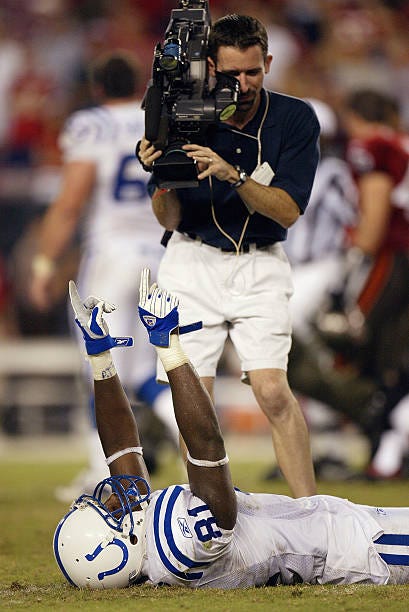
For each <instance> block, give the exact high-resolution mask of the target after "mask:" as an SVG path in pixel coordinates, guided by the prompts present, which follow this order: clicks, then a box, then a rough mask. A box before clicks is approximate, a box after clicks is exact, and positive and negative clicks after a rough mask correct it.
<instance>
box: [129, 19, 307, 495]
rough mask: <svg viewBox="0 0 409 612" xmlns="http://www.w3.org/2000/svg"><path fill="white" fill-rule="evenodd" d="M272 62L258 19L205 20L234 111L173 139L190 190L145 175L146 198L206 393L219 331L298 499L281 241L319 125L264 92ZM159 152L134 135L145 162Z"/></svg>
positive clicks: (299, 429) (296, 413) (302, 106)
mask: <svg viewBox="0 0 409 612" xmlns="http://www.w3.org/2000/svg"><path fill="white" fill-rule="evenodd" d="M271 61H272V56H271V55H269V54H268V48H267V34H266V30H265V28H264V26H263V25H262V24H261V23H260V22H259V21H258V20H257V19H255V18H253V17H248V16H244V15H227V16H225V17H222V18H221V19H219V20H218V21H217V22H216V23H215V24H214V25H213V27H212V31H211V34H210V38H209V45H208V63H209V72H210V76H215V74H216V70H217V71H220V72H222V73H225V74H228V75H230V76H234V77H236V78H237V79H238V81H239V83H240V95H239V100H238V105H237V109H236V112H235V113H234V115H232V116H231V117H230V119H228V120H226V121H224V122H219V123H218V124H216V125H212V126H211V127H210V128H209V129H208V131H207V133H206V143H205V146H202V145H198V144H194V143H190V144H186V145H184V146H183V148H184V150H185V151H186V155H187V156H188V157H190V158H193V159H194V160H195V162H196V164H197V169H198V173H199V174H198V178H199V181H200V184H199V187H197V188H194V189H192V188H190V189H186V188H185V189H172V190H164V189H157V188H156V189H155V185H154V180H153V179H151V185H152V191H153V195H152V203H153V209H154V212H155V214H156V216H157V218H158V221H159V222H160V223H161V225H163V226H164V227H165V228H166V229H167V230H172V231H173V234H172V236H171V238H170V240H169V242H168V245H167V249H166V253H165V255H164V257H163V259H162V262H161V264H160V269H159V279H158V280H159V283H160V284H161V285H162V286H166V287H168V288H169V290H170V291H172V292H174V293H176V294H177V295H178V296H179V297H180V298H181V302H182V304H183V308H182V310H181V318H182V321H183V322H185V321H186V322H189V321H192V320H196V319H200V320H202V321H203V324H204V327H203V330H202V331H200V332H198V333H197V334H189V335H188V336H189V337H185V338H184V339H183V343H184V344H185V345H188V347H187V350H188V352H189V354H190V355H191V358H192V362H193V364H194V366H195V368H196V370H197V372H198V374H199V375H200V376H201V378H202V381H203V383H204V384H205V386H206V388H207V389H208V391H209V392H210V394H212V392H213V383H214V377H215V375H216V368H217V364H218V361H219V358H220V356H221V354H222V351H223V347H224V343H225V341H226V338H227V336H228V335H229V334H230V337H231V340H232V342H233V344H234V346H235V348H236V350H237V353H238V355H239V358H240V361H241V366H242V370H243V382H246V383H249V384H251V386H252V389H253V392H254V394H255V397H256V399H257V401H258V403H259V405H260V407H261V409H262V410H263V412H264V413H265V414H266V416H267V417H268V419H269V421H270V423H271V427H272V436H273V443H274V449H275V453H276V457H277V461H278V464H279V466H280V469H281V471H282V473H283V475H284V476H285V478H286V480H287V482H288V484H289V486H290V488H291V491H292V493H293V495H294V496H296V497H301V496H305V495H313V494H314V493H315V492H316V487H315V479H314V472H313V467H312V460H311V452H310V447H309V437H308V431H307V427H306V424H305V421H304V418H303V415H302V413H301V410H300V407H299V405H298V403H297V401H296V399H295V398H294V396H293V394H292V393H291V391H290V388H289V386H288V382H287V374H286V370H287V361H288V352H289V350H290V345H291V324H290V317H289V304H288V302H289V299H290V296H291V293H292V283H291V270H290V266H289V264H288V261H287V258H286V256H285V254H284V251H283V249H282V246H281V244H280V242H281V241H283V240H285V239H286V235H287V228H289V227H290V226H291V225H292V224H293V223H294V222H295V221H296V220H297V219H298V217H299V216H300V214H302V213H303V211H304V210H305V208H306V206H307V203H308V199H309V196H310V192H311V188H312V183H313V179H314V174H315V170H316V166H317V163H318V157H319V151H318V137H319V124H318V121H317V118H316V116H315V114H314V111H313V110H312V108H311V107H310V106H309V105H308V104H306V103H305V102H303V101H301V100H299V99H296V98H291V97H288V96H284V95H281V94H277V93H273V92H267V91H266V90H265V89H263V80H264V74H267V73H268V71H269V69H270V64H271ZM161 154H162V151H159V150H155V148H154V146H153V145H152V144H151V143H150V142H148V141H147V140H146V139H145V138H144V139H142V142H141V145H140V149H139V157H140V160H141V161H142V163H143V164H144V166H145V167H151V166H152V164H153V163H154V162H155V160H156V159H158V158H159V157H160V156H161ZM263 162H265V163H263ZM261 164H263V167H262V168H261V169H260V166H261ZM257 169H258V170H257ZM254 172H255V174H253V173H254ZM215 295H217V296H218V299H217V300H215V299H214V296H215ZM159 378H160V379H163V380H166V375H165V374H164V373H162V374H161V375H160V376H159Z"/></svg>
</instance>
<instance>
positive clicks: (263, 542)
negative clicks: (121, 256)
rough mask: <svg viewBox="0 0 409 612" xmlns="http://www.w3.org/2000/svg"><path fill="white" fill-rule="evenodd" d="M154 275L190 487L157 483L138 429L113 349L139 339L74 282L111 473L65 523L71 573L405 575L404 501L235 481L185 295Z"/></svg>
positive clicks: (150, 309) (229, 582) (119, 578)
mask: <svg viewBox="0 0 409 612" xmlns="http://www.w3.org/2000/svg"><path fill="white" fill-rule="evenodd" d="M149 276H150V273H149V270H147V269H145V270H144V271H143V273H142V276H141V282H140V302H139V316H140V319H141V321H142V323H143V324H144V325H145V327H146V328H147V331H148V336H149V341H150V342H151V343H152V344H154V345H155V347H156V350H157V353H158V355H159V358H160V359H161V361H162V363H163V365H164V367H165V370H166V371H167V372H168V375H169V383H170V386H171V389H172V394H173V402H174V410H175V416H176V420H177V423H178V426H179V429H180V432H181V435H182V437H183V440H184V442H185V444H186V446H187V451H188V453H187V473H188V479H189V484H188V485H187V484H185V485H176V484H173V485H170V486H169V487H167V488H165V489H163V490H160V491H155V492H151V491H150V487H149V475H148V473H147V469H146V466H145V463H144V460H143V451H142V447H141V441H140V439H139V434H138V427H137V424H136V422H135V419H134V416H133V413H132V411H131V408H130V404H129V401H128V398H127V397H126V395H125V394H124V391H123V389H122V386H121V383H120V380H119V378H118V376H117V374H116V372H115V365H114V362H113V360H112V355H111V349H112V348H114V347H117V346H119V347H121V346H126V345H129V344H130V343H131V342H132V339H130V338H114V337H111V335H110V333H109V329H108V326H107V324H106V322H105V320H104V315H105V314H106V313H109V312H111V311H112V310H113V308H114V306H113V305H111V304H110V303H108V302H106V301H105V300H102V299H99V298H96V297H90V298H88V299H87V300H86V301H85V302H84V303H83V302H82V300H81V298H80V296H79V295H78V292H77V289H76V287H75V284H74V283H73V282H72V281H71V282H70V297H71V303H72V307H73V309H74V312H75V318H76V322H77V324H78V325H79V326H80V327H81V329H82V331H83V335H84V340H85V347H86V352H87V353H88V359H89V362H90V364H91V367H92V371H93V376H94V380H95V406H96V420H97V425H98V431H99V435H100V438H101V442H102V446H103V449H104V452H105V455H106V458H107V459H106V461H107V464H108V465H109V468H110V473H111V477H110V478H107V479H106V480H104V481H102V482H101V483H99V484H98V486H97V487H96V489H95V491H94V494H93V495H92V496H90V495H82V496H81V497H79V498H78V499H77V500H76V501H75V502H74V503H73V504H72V506H71V509H70V511H69V512H68V514H66V515H65V516H64V517H63V518H62V520H61V521H60V523H59V524H58V526H57V529H56V531H55V535H54V553H55V557H56V560H57V562H58V565H59V567H60V569H61V571H62V573H63V574H64V576H65V577H66V578H67V580H68V581H69V582H70V583H71V584H73V585H76V586H78V587H90V588H112V587H125V586H129V585H135V584H140V583H142V582H146V581H148V582H149V583H151V584H154V585H157V584H169V585H171V584H175V585H184V586H187V587H192V588H198V587H217V588H236V587H251V586H260V585H277V584H294V583H299V582H307V583H311V584H328V583H332V584H350V583H355V582H361V583H372V584H386V583H404V582H408V581H409V571H408V565H409V509H408V508H375V507H370V506H362V505H357V504H353V503H351V502H349V501H347V500H344V499H340V498H337V497H331V496H326V495H316V496H313V497H305V498H300V499H292V498H290V497H287V496H283V495H274V494H262V493H254V494H253V493H245V492H242V491H238V490H235V489H234V487H233V484H232V479H231V474H230V469H229V463H228V461H229V460H228V457H227V454H226V449H225V446H224V442H223V437H222V434H221V431H220V427H219V424H218V420H217V416H216V413H215V410H214V406H213V405H212V402H211V399H210V397H209V395H208V393H207V392H206V391H205V389H204V387H203V386H202V384H201V382H200V380H199V378H198V377H197V375H196V373H195V371H194V370H193V369H192V367H191V365H190V363H189V359H188V356H187V355H186V354H185V353H184V351H183V348H182V346H181V343H180V341H179V326H178V321H179V315H178V299H177V298H176V297H175V296H173V295H171V294H169V293H168V292H167V291H166V290H164V289H160V288H159V287H158V286H157V285H156V284H153V285H152V286H150V280H149ZM135 367H138V364H135Z"/></svg>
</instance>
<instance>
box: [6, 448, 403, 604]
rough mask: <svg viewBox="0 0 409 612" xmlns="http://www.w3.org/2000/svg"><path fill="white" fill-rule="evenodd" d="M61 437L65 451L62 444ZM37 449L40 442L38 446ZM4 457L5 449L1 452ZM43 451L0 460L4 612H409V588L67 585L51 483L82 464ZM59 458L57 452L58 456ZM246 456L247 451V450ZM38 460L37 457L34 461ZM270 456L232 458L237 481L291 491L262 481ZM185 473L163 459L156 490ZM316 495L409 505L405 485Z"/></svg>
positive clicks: (345, 486)
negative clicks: (55, 543)
mask: <svg viewBox="0 0 409 612" xmlns="http://www.w3.org/2000/svg"><path fill="white" fill-rule="evenodd" d="M63 445H64V443H63V442H62V449H63V448H64V446H63ZM39 448H40V447H39ZM3 455H4V454H3ZM39 455H41V453H40V452H38V453H35V454H33V455H28V456H25V455H22V456H20V457H19V458H18V457H17V458H16V456H15V454H13V453H10V454H8V456H2V457H1V458H0V609H5V610H54V611H59V610H61V611H63V610H82V609H84V610H87V611H88V610H90V611H92V610H100V609H103V608H108V609H109V610H110V612H111V611H112V612H114V611H116V610H121V611H123V610H128V609H136V610H142V611H145V610H146V611H147V610H149V611H151V610H152V609H154V610H168V611H173V610H178V611H180V610H184V609H186V610H189V611H196V610H197V611H199V610H200V611H207V610H211V611H212V612H216V611H233V610H234V611H235V612H236V611H238V612H239V611H241V610H250V609H251V610H253V609H256V610H302V611H306V612H308V611H310V610H325V609H330V610H331V612H332V611H338V610H343V611H345V610H371V611H378V610H379V611H380V610H392V611H395V610H396V611H400V610H402V611H403V610H409V587H406V586H400V587H393V586H386V587H370V586H348V587H319V586H307V585H305V586H294V587H278V588H274V587H273V588H258V589H247V590H241V591H239V590H233V591H228V592H226V591H218V590H215V591H211V592H210V591H195V592H192V591H190V590H188V589H182V588H165V587H161V588H152V587H148V586H145V587H138V588H133V589H124V590H120V591H119V590H118V591H116V590H113V591H104V592H90V591H85V590H79V589H75V588H72V587H70V586H69V585H68V584H66V583H65V581H64V579H63V577H62V575H61V574H60V572H59V569H58V568H57V565H56V563H55V561H54V557H53V552H52V546H51V542H52V536H53V532H54V529H55V526H56V524H57V522H58V520H59V519H60V518H61V516H62V515H63V514H64V513H65V511H66V510H67V507H66V505H64V504H62V503H60V502H57V501H56V500H55V499H54V496H53V491H54V488H55V487H56V486H57V485H59V484H61V483H65V482H69V480H70V479H71V478H72V477H73V476H74V475H75V474H76V473H77V471H78V469H79V468H80V467H82V462H80V461H79V458H78V456H77V460H76V461H73V460H72V459H70V460H68V459H66V457H65V456H64V453H63V452H62V453H61V455H62V456H63V458H62V459H61V458H60V459H57V458H55V457H53V458H48V460H44V459H43V458H41V460H40V459H39V458H38V456H39ZM56 456H57V457H58V454H57V455H56ZM246 456H248V455H246ZM35 457H37V459H36V458H35ZM268 467H269V463H268V458H267V459H263V458H260V457H259V456H258V457H257V458H256V459H255V460H254V461H252V462H251V463H250V462H245V461H243V460H239V459H235V460H234V461H232V471H233V476H234V481H235V484H236V485H237V486H239V487H240V488H242V489H244V490H250V491H251V490H253V491H268V492H277V493H284V494H287V493H288V490H287V488H286V485H285V484H284V483H283V482H281V481H265V480H264V478H263V475H264V474H265V473H266V470H267V469H268ZM175 471H176V472H178V473H179V474H180V470H179V468H178V466H177V465H176V464H175V463H174V461H173V459H172V457H170V458H165V460H164V461H162V465H161V470H160V475H158V476H157V477H155V478H154V481H153V485H154V487H161V486H164V485H166V484H169V483H171V482H174V481H175V480H176V479H177V480H180V478H176V477H175ZM319 492H320V493H326V494H332V495H338V496H341V497H348V498H349V499H351V500H352V501H355V502H359V503H369V504H373V505H379V506H382V505H385V506H386V505H406V506H409V487H408V486H407V483H406V482H397V481H396V482H393V483H392V482H388V483H382V484H372V483H364V482H343V483H342V482H341V483H333V482H332V483H320V485H319Z"/></svg>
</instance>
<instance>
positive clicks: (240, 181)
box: [230, 166, 247, 189]
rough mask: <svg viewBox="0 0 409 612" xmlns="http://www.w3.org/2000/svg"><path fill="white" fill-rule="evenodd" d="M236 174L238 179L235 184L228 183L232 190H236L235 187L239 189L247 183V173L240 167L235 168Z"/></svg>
mask: <svg viewBox="0 0 409 612" xmlns="http://www.w3.org/2000/svg"><path fill="white" fill-rule="evenodd" d="M235 168H236V170H237V172H238V173H239V178H238V180H237V181H236V182H235V183H230V187H231V188H232V189H237V187H240V186H241V185H243V184H244V183H245V182H246V181H247V173H246V171H245V170H243V168H240V166H235Z"/></svg>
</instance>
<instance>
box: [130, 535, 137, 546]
mask: <svg viewBox="0 0 409 612" xmlns="http://www.w3.org/2000/svg"><path fill="white" fill-rule="evenodd" d="M129 541H130V542H131V544H137V543H138V537H137V536H136V535H135V534H134V533H133V534H132V535H131V536H130V537H129Z"/></svg>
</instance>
